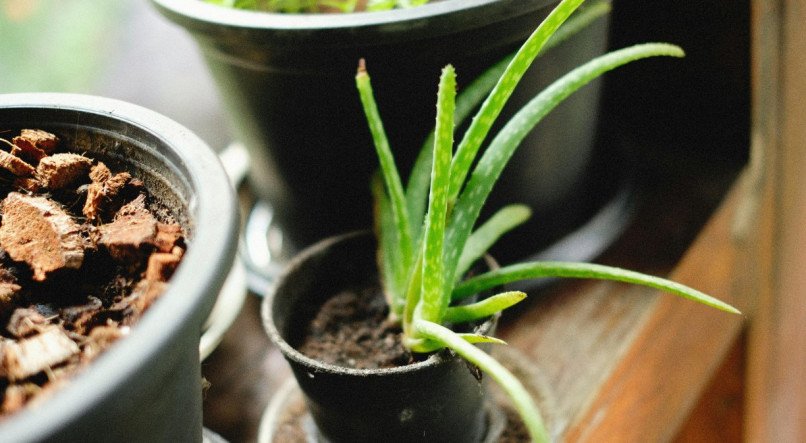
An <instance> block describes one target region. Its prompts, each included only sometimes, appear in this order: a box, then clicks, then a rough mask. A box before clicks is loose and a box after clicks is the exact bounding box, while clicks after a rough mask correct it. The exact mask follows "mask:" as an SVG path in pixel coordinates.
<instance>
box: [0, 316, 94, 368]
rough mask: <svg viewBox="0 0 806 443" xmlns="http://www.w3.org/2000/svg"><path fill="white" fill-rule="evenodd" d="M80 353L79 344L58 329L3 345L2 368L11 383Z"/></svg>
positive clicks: (49, 329) (51, 329)
mask: <svg viewBox="0 0 806 443" xmlns="http://www.w3.org/2000/svg"><path fill="white" fill-rule="evenodd" d="M79 352H80V350H79V348H78V345H76V344H75V343H74V342H73V340H70V338H69V337H68V336H67V334H65V332H64V331H63V330H62V329H61V328H60V327H57V326H54V327H50V328H48V329H46V330H45V331H43V332H42V333H40V334H38V335H35V336H33V337H30V338H26V339H23V340H20V341H18V342H16V343H7V344H6V345H5V346H3V358H2V366H3V369H4V370H5V373H6V375H7V376H8V378H9V380H11V381H17V380H23V379H26V378H28V377H30V376H32V375H34V374H38V373H39V372H42V371H44V370H45V369H49V368H51V367H53V366H55V365H57V364H59V363H62V362H64V361H65V360H67V359H69V358H70V357H72V356H74V355H77V354H78V353H79Z"/></svg>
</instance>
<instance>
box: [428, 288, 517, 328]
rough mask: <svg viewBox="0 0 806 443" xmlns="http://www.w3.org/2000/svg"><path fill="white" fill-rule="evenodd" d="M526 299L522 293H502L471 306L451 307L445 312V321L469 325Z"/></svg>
mask: <svg viewBox="0 0 806 443" xmlns="http://www.w3.org/2000/svg"><path fill="white" fill-rule="evenodd" d="M525 298H526V294H525V293H523V292H520V291H510V292H502V293H500V294H495V295H493V296H491V297H488V298H485V299H484V300H481V301H478V302H476V303H471V304H469V305H462V306H451V307H449V308H448V309H447V311H445V318H444V321H446V322H449V323H467V322H470V321H474V320H478V319H481V318H487V317H489V316H491V315H493V314H495V313H497V312H501V311H503V310H504V309H506V308H508V307H510V306H512V305H515V304H516V303H519V302H520V301H521V300H523V299H525Z"/></svg>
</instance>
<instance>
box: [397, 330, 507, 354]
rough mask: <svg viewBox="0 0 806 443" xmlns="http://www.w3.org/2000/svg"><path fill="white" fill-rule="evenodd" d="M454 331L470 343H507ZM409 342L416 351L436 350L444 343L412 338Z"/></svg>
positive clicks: (493, 338) (488, 337)
mask: <svg viewBox="0 0 806 443" xmlns="http://www.w3.org/2000/svg"><path fill="white" fill-rule="evenodd" d="M454 333H455V334H456V335H457V336H459V338H461V339H462V340H464V341H466V342H468V343H471V344H479V343H490V344H494V345H506V344H507V342H505V341H504V340H501V339H500V338H496V337H492V336H489V335H480V334H473V333H467V332H454ZM409 344H410V345H412V346H414V347H416V348H417V352H422V353H431V352H436V351H439V350H441V349H444V348H445V345H443V344H442V343H440V342H436V341H434V340H430V339H419V340H413V341H411V342H410V343H409Z"/></svg>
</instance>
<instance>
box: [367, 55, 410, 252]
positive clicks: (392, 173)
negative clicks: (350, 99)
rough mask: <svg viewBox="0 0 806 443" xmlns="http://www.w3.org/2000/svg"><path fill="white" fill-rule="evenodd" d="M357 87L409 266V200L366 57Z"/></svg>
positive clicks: (401, 248) (400, 245)
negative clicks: (384, 124)
mask: <svg viewBox="0 0 806 443" xmlns="http://www.w3.org/2000/svg"><path fill="white" fill-rule="evenodd" d="M355 83H356V87H357V88H358V93H359V96H360V97H361V104H362V105H363V108H364V113H365V114H366V117H367V122H368V124H369V129H370V132H371V133H372V140H373V142H374V144H375V150H376V151H377V153H378V160H379V162H380V164H381V172H382V173H383V180H384V183H385V185H386V190H387V192H388V193H389V199H390V203H391V208H392V217H393V219H394V223H395V226H396V231H397V236H398V246H399V248H400V252H399V257H400V260H401V262H402V263H403V265H404V266H408V265H409V264H410V263H411V259H412V248H413V245H412V239H411V227H410V223H409V217H408V211H407V210H406V199H405V195H404V193H403V185H402V184H401V182H400V175H399V174H398V172H397V167H396V166H395V159H394V157H393V156H392V150H391V149H390V148H389V140H388V139H387V137H386V131H384V129H383V122H382V121H381V116H380V113H379V112H378V105H377V104H376V103H375V97H374V95H373V92H372V84H371V83H370V78H369V74H368V73H367V70H366V66H365V65H364V61H363V59H362V60H361V61H360V62H359V66H358V73H357V74H356V76H355Z"/></svg>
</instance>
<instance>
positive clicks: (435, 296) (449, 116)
mask: <svg viewBox="0 0 806 443" xmlns="http://www.w3.org/2000/svg"><path fill="white" fill-rule="evenodd" d="M455 105H456V72H455V71H454V69H453V66H451V65H448V66H446V67H445V68H444V69H443V70H442V75H441V76H440V80H439V90H438V92H437V123H436V135H437V136H436V139H435V140H434V161H433V162H432V168H431V192H430V197H429V204H428V214H427V215H426V222H425V228H424V229H425V234H424V235H425V241H424V248H425V250H424V252H423V277H422V291H423V294H422V298H421V299H420V303H421V304H422V308H421V309H420V312H421V314H422V317H421V318H423V319H425V320H428V321H436V322H438V321H440V319H441V318H442V315H443V313H444V311H445V309H446V308H447V307H448V302H449V301H450V297H449V295H450V294H447V293H445V282H444V281H445V272H444V266H443V248H442V245H443V243H444V240H445V223H446V218H447V213H448V185H449V183H450V170H451V156H452V155H451V154H452V151H453V115H454V109H455ZM415 312H416V311H415ZM415 315H416V314H415Z"/></svg>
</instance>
